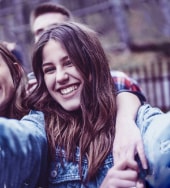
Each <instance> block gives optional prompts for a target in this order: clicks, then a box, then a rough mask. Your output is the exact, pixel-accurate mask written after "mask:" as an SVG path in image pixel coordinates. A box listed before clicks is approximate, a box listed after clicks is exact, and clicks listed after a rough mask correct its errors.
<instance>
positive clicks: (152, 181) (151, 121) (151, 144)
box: [136, 104, 170, 188]
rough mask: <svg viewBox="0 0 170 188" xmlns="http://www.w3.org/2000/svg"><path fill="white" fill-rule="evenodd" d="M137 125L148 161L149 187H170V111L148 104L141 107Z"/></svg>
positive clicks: (147, 179)
mask: <svg viewBox="0 0 170 188" xmlns="http://www.w3.org/2000/svg"><path fill="white" fill-rule="evenodd" d="M136 123H137V126H138V127H139V130H140V131H141V135H142V139H143V144H144V149H145V155H146V158H147V161H148V167H149V169H148V173H147V176H146V178H145V179H146V182H147V187H154V188H162V187H163V188H169V187H170V112H169V113H163V112H162V111H161V110H160V109H158V108H153V107H151V106H150V105H148V104H146V105H143V106H142V107H140V109H139V112H138V116H137V121H136Z"/></svg>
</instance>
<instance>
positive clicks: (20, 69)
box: [14, 62, 24, 77]
mask: <svg viewBox="0 0 170 188" xmlns="http://www.w3.org/2000/svg"><path fill="white" fill-rule="evenodd" d="M14 66H15V67H16V69H17V71H18V75H19V77H20V76H21V73H22V72H23V71H24V70H23V68H22V66H21V65H20V64H19V63H17V62H14Z"/></svg>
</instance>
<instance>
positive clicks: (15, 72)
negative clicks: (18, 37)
mask: <svg viewBox="0 0 170 188" xmlns="http://www.w3.org/2000/svg"><path fill="white" fill-rule="evenodd" d="M0 55H1V56H2V58H3V60H4V62H5V63H6V64H7V66H8V68H9V71H10V73H11V77H12V80H13V84H14V93H13V97H12V99H11V100H10V101H9V102H8V104H7V105H6V114H4V116H5V117H6V118H15V119H21V118H22V117H23V116H24V115H25V114H27V113H28V110H27V109H26V108H25V105H24V104H23V99H24V98H25V97H26V90H25V87H26V83H27V79H26V74H25V72H24V70H23V68H22V67H21V65H20V64H19V63H17V59H16V58H15V56H14V55H13V54H12V53H11V52H10V51H9V50H8V49H7V48H6V47H5V46H4V45H3V44H1V43H0ZM16 64H17V66H16ZM7 76H8V75H7Z"/></svg>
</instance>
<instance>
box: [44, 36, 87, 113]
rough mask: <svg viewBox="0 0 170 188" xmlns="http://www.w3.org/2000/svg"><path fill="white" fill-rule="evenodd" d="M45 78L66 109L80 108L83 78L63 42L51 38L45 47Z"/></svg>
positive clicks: (51, 90) (55, 98)
mask: <svg viewBox="0 0 170 188" xmlns="http://www.w3.org/2000/svg"><path fill="white" fill-rule="evenodd" d="M42 68H43V72H44V80H45V84H46V86H47V89H48V91H49V93H50V95H51V96H52V97H53V99H54V100H55V101H57V102H58V103H59V104H60V105H61V106H62V107H63V108H64V109H65V110H67V111H74V110H77V109H78V108H80V98H81V92H82V88H83V85H84V84H83V83H84V82H83V78H82V77H81V75H80V73H79V72H78V70H77V69H76V67H75V66H74V65H73V64H72V62H71V60H70V58H69V55H68V53H67V51H66V50H65V48H64V47H63V46H62V44H61V43H60V42H58V41H54V40H52V39H51V40H50V41H49V42H48V43H47V44H46V45H45V47H44V49H43V64H42Z"/></svg>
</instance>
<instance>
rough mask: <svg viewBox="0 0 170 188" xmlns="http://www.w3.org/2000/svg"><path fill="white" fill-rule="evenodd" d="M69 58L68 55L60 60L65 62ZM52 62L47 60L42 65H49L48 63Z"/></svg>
mask: <svg viewBox="0 0 170 188" xmlns="http://www.w3.org/2000/svg"><path fill="white" fill-rule="evenodd" d="M68 59H69V56H68V55H67V56H64V57H62V58H61V59H60V61H61V62H64V61H66V60H68ZM50 64H52V62H45V63H43V64H42V67H45V66H48V65H50Z"/></svg>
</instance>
